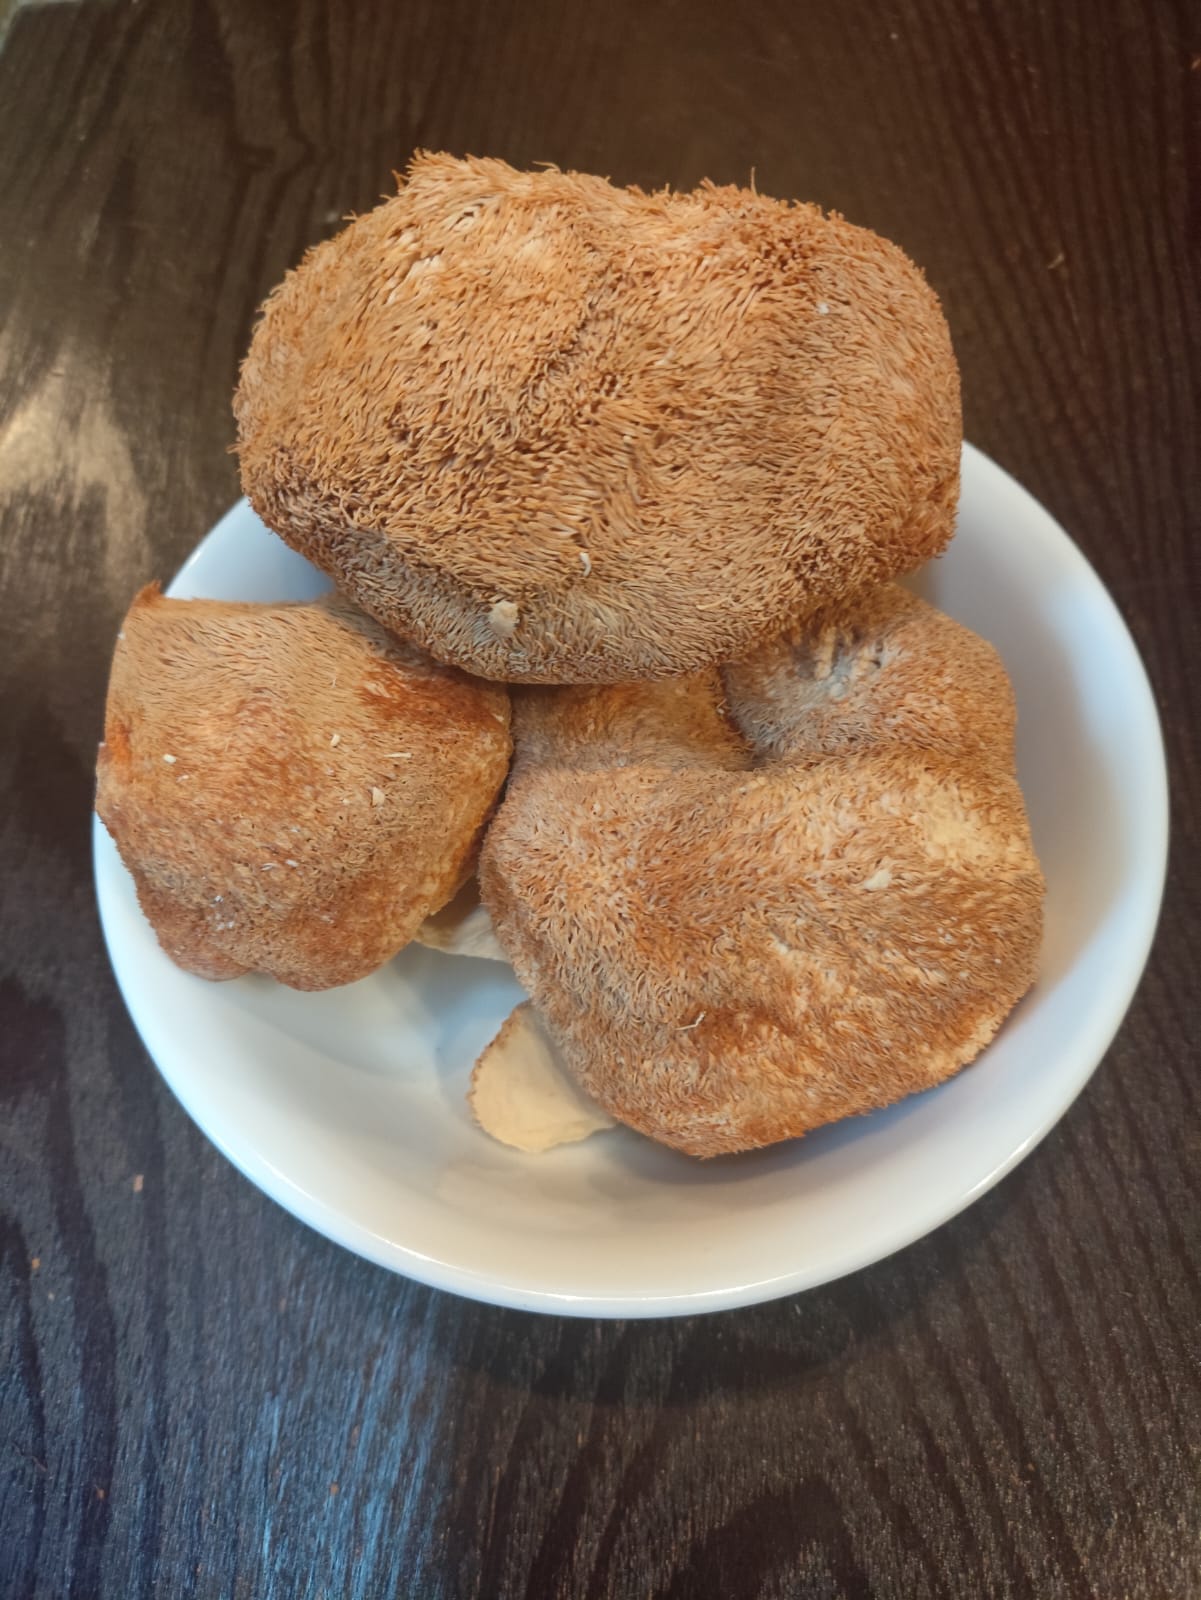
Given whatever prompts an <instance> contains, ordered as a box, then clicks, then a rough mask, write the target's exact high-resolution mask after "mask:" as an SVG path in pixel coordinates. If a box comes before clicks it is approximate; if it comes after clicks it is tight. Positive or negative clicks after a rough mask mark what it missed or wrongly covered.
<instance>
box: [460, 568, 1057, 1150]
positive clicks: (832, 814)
mask: <svg viewBox="0 0 1201 1600" xmlns="http://www.w3.org/2000/svg"><path fill="white" fill-rule="evenodd" d="M723 687H724V694H723ZM515 730H516V758H515V764H514V769H513V774H512V777H511V779H510V783H509V787H508V790H507V792H506V797H505V799H504V801H503V803H502V805H501V807H500V810H499V811H498V813H497V816H496V818H495V820H494V821H493V823H492V825H491V827H490V829H489V833H488V836H487V838H486V840H485V844H484V848H483V851H482V854H481V860H480V869H479V874H480V884H481V888H482V892H483V897H484V902H485V904H486V905H487V906H488V908H489V910H490V912H491V914H492V918H493V922H494V924H495V927H496V933H497V936H498V937H499V939H500V942H501V944H502V945H503V947H504V948H505V950H506V951H507V953H508V955H509V957H510V959H511V960H512V962H513V965H514V967H515V968H516V970H517V975H518V977H519V978H520V980H521V982H522V984H523V985H524V986H525V988H526V990H527V991H528V993H529V994H530V995H531V996H532V998H533V1000H534V1003H535V1004H536V1006H537V1007H538V1009H539V1011H540V1013H541V1015H542V1017H543V1018H544V1020H545V1023H546V1026H547V1028H548V1031H549V1033H550V1035H551V1037H552V1038H553V1040H554V1042H555V1043H556V1045H557V1046H558V1047H559V1049H560V1051H561V1052H562V1054H563V1057H564V1060H565V1062H566V1064H567V1066H568V1068H569V1069H570V1070H571V1072H572V1073H573V1074H574V1076H575V1078H576V1079H577V1081H578V1082H579V1084H580V1085H581V1087H582V1088H583V1089H584V1090H585V1091H586V1092H587V1093H588V1094H589V1095H591V1096H592V1097H593V1098H594V1099H595V1100H596V1101H598V1102H599V1104H600V1105H601V1106H603V1107H604V1108H605V1110H607V1111H608V1112H610V1113H611V1114H612V1115H613V1116H615V1117H617V1118H618V1119H620V1120H621V1121H622V1122H625V1123H628V1124H629V1125H630V1126H632V1127H634V1128H637V1129H639V1130H640V1131H641V1132H643V1133H645V1134H648V1135H650V1137H651V1138H654V1139H658V1140H660V1141H662V1142H663V1143H665V1144H669V1145H674V1146H677V1147H678V1148H680V1149H682V1150H686V1151H689V1152H690V1153H692V1154H694V1155H700V1156H709V1155H715V1154H718V1153H719V1152H723V1151H734V1150H742V1149H747V1148H750V1147H753V1146H758V1145H765V1144H770V1143H772V1142H774V1141H776V1140H780V1139H788V1138H793V1137H795V1136H797V1135H798V1134H803V1133H805V1132H807V1131H808V1130H809V1129H811V1128H815V1127H818V1126H819V1125H821V1124H822V1123H826V1122H831V1121H834V1120H836V1119H838V1118H841V1117H846V1116H849V1115H852V1114H853V1113H856V1112H863V1111H869V1110H872V1109H873V1108H875V1107H878V1106H883V1105H887V1104H888V1103H890V1102H891V1101H894V1100H897V1099H899V1098H901V1097H902V1096H904V1095H908V1094H911V1093H913V1092H914V1091H916V1090H919V1089H925V1088H928V1087H930V1086H931V1085H932V1084H936V1083H939V1082H940V1081H942V1080H943V1079H945V1078H946V1077H948V1076H949V1075H950V1074H952V1073H954V1072H955V1071H956V1070H957V1069H958V1068H960V1067H962V1066H963V1065H964V1064H965V1063H966V1062H968V1061H971V1060H972V1059H973V1057H974V1056H976V1055H977V1054H978V1052H979V1051H980V1050H981V1049H982V1048H983V1047H984V1046H985V1045H986V1044H987V1043H988V1041H989V1040H990V1039H991V1038H992V1036H993V1034H994V1033H995V1031H996V1029H997V1028H998V1026H999V1025H1000V1023H1001V1021H1002V1019H1003V1018H1004V1017H1005V1016H1006V1014H1007V1013H1008V1012H1009V1010H1010V1009H1011V1007H1012V1006H1013V1005H1014V1004H1015V1003H1016V1001H1017V1000H1018V999H1019V998H1020V996H1021V995H1022V994H1023V993H1024V992H1025V991H1026V989H1027V988H1028V987H1029V986H1030V984H1031V982H1032V981H1033V978H1034V973H1035V963H1036V959H1037V954H1038V949H1039V943H1040V938H1041V927H1042V888H1043V885H1042V877H1041V874H1040V871H1039V867H1038V863H1037V860H1036V859H1035V856H1034V852H1033V848H1032V845H1031V841H1030V834H1029V828H1028V825H1027V821H1026V816H1025V811H1024V807H1023V802H1022V796H1021V793H1020V791H1019V789H1018V785H1017V781H1016V777H1015V774H1014V764H1013V730H1014V708H1013V698H1012V692H1011V690H1010V687H1009V683H1008V680H1007V678H1006V676H1005V672H1004V669H1003V667H1002V665H1001V663H1000V661H999V659H998V657H997V655H996V653H995V651H994V650H993V649H992V648H991V646H989V645H987V644H986V643H985V642H984V641H983V640H981V639H979V638H977V637H976V636H975V635H973V634H971V633H969V632H968V631H967V630H966V629H964V628H962V627H960V626H959V625H958V624H956V623H954V622H952V621H951V620H950V619H949V618H947V617H945V616H943V615H941V614H940V613H939V612H937V611H935V610H933V609H932V608H931V607H929V606H927V605H926V604H924V603H923V602H922V601H920V600H917V599H916V598H914V597H913V596H912V595H910V594H908V593H906V592H905V591H904V590H902V589H899V588H896V587H895V586H891V585H889V586H885V587H883V588H881V589H879V590H877V591H875V592H873V593H871V594H869V595H868V596H866V597H864V598H861V599H859V600H856V601H847V602H844V603H842V604H841V605H839V606H835V607H832V608H830V609H829V610H827V611H825V612H823V613H822V614H821V615H820V616H818V617H816V618H814V619H813V620H812V622H811V623H810V624H809V625H807V626H805V627H803V628H801V629H798V630H796V631H795V632H794V633H793V634H792V635H791V636H789V637H786V638H784V639H781V640H779V641H777V642H774V643H772V644H769V645H767V646H764V647H763V648H762V649H761V650H760V651H758V652H757V653H756V654H754V655H753V656H751V657H750V658H748V659H747V660H746V661H744V662H743V663H742V664H740V665H738V666H736V667H731V668H729V669H728V670H727V671H726V672H725V674H724V686H723V683H722V682H721V681H720V680H719V679H718V678H717V676H716V675H714V674H704V675H699V676H695V677H691V678H688V679H683V680H677V681H675V682H671V683H665V684H651V685H641V686H635V687H629V686H626V687H621V688H564V689H557V690H553V689H528V690H522V691H519V692H518V693H517V694H516V695H515Z"/></svg>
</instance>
